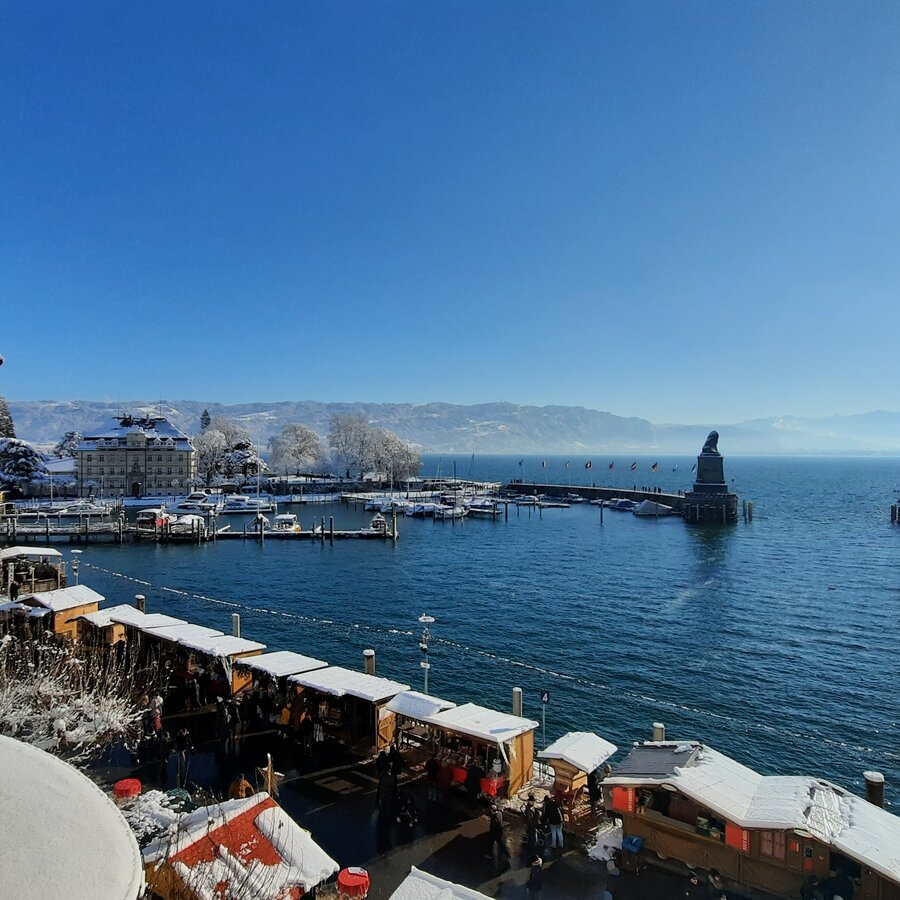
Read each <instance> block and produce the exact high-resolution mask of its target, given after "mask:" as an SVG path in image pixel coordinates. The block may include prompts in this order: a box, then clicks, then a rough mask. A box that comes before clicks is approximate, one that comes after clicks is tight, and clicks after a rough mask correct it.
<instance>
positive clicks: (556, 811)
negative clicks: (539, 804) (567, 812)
mask: <svg viewBox="0 0 900 900" xmlns="http://www.w3.org/2000/svg"><path fill="white" fill-rule="evenodd" d="M543 818H544V822H545V823H546V824H547V825H549V826H550V846H551V848H552V849H554V850H555V849H556V848H557V846H558V847H559V849H560V850H562V848H563V814H562V810H561V809H560V808H559V804H558V803H557V802H556V800H555V799H554V798H553V796H548V797H547V799H546V800H545V801H544V816H543Z"/></svg>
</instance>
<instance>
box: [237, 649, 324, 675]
mask: <svg viewBox="0 0 900 900" xmlns="http://www.w3.org/2000/svg"><path fill="white" fill-rule="evenodd" d="M239 665H240V666H241V667H246V668H248V669H253V671H255V672H262V673H263V674H265V675H269V676H270V677H271V678H286V677H287V676H288V675H299V674H300V673H301V672H312V671H314V670H315V669H324V668H325V667H326V666H327V665H328V663H327V662H325V661H324V660H321V659H315V658H314V657H312V656H303V655H302V654H300V653H294V652H293V651H292V650H277V651H275V652H274V653H263V654H262V655H261V656H253V657H251V658H250V659H242V660H241V661H240V663H239Z"/></svg>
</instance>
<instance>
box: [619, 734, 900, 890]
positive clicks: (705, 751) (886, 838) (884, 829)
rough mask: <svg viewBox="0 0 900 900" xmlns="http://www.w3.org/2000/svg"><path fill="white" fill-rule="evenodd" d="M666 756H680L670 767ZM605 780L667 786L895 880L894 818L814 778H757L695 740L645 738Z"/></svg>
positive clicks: (741, 822) (731, 817)
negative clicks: (801, 834) (799, 834)
mask: <svg viewBox="0 0 900 900" xmlns="http://www.w3.org/2000/svg"><path fill="white" fill-rule="evenodd" d="M673 755H677V756H678V757H679V763H678V764H676V765H672V764H671V761H672V757H673ZM655 756H658V757H660V760H659V761H654V757H655ZM604 784H606V785H609V786H615V785H629V786H636V785H648V786H657V785H665V784H668V785H671V786H672V787H673V788H675V789H676V790H677V791H678V792H679V793H681V794H683V795H684V796H686V797H689V798H690V799H691V800H694V801H695V802H696V803H699V804H700V805H701V806H704V807H706V808H707V809H709V810H711V811H712V812H713V813H715V814H716V815H719V816H721V817H722V818H723V819H726V820H728V821H729V822H732V823H733V824H735V825H738V826H739V827H741V828H747V829H764V830H780V831H787V830H792V829H800V830H802V831H806V832H808V833H809V834H812V835H813V837H815V838H817V839H818V840H819V841H821V842H822V843H823V844H827V845H828V846H831V847H833V848H834V849H836V850H838V851H839V852H841V853H844V854H846V855H848V856H851V857H853V858H854V859H856V860H857V861H858V862H860V863H862V864H864V865H867V866H869V867H870V868H872V869H875V870H876V871H878V872H879V873H881V874H882V875H884V876H885V877H886V878H890V879H892V880H894V881H897V882H900V818H898V817H897V816H895V815H893V814H892V813H889V812H887V811H886V810H884V809H881V808H880V807H877V806H875V805H874V804H872V803H869V802H868V801H867V800H864V799H863V798H862V797H857V796H856V795H855V794H852V793H850V792H849V791H846V790H845V789H843V788H841V787H838V786H837V785H834V784H831V783H830V782H827V781H823V780H821V779H818V778H811V777H809V776H802V775H788V776H784V775H760V774H759V772H755V771H754V770H753V769H750V768H748V767H747V766H745V765H743V764H741V763H739V762H737V761H736V760H733V759H731V758H730V757H728V756H725V755H724V754H722V753H719V752H718V751H716V750H713V749H712V748H711V747H707V746H706V745H705V744H699V743H697V742H696V741H685V742H680V743H679V742H673V741H667V742H666V741H658V742H656V741H648V742H646V743H643V744H638V745H637V746H636V747H635V748H634V750H632V752H631V753H630V754H629V755H628V756H627V757H626V758H625V759H624V760H623V761H622V763H621V764H620V765H619V766H617V767H616V768H615V770H614V771H613V773H612V775H610V776H609V777H608V778H607V779H606V780H605V781H604Z"/></svg>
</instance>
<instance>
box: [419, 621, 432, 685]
mask: <svg viewBox="0 0 900 900" xmlns="http://www.w3.org/2000/svg"><path fill="white" fill-rule="evenodd" d="M419 621H420V622H421V623H422V640H421V641H420V642H419V649H420V650H421V651H422V654H423V655H422V662H420V663H419V665H420V666H421V667H422V668H423V669H424V670H425V693H426V694H427V693H428V670H429V669H430V668H431V663H430V662H428V642H429V641H430V640H431V633H430V632H429V631H428V626H429V625H434V616H429V615H426V614H425V613H422V615H421V616H419Z"/></svg>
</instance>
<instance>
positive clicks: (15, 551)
mask: <svg viewBox="0 0 900 900" xmlns="http://www.w3.org/2000/svg"><path fill="white" fill-rule="evenodd" d="M20 556H36V557H38V558H39V559H40V558H41V557H43V556H62V553H60V552H59V550H54V549H53V547H6V548H5V549H3V550H0V562H6V561H7V560H8V559H18V558H19V557H20Z"/></svg>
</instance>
